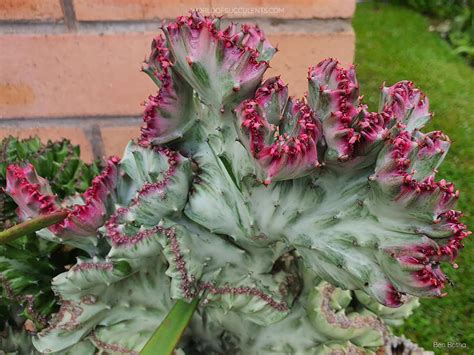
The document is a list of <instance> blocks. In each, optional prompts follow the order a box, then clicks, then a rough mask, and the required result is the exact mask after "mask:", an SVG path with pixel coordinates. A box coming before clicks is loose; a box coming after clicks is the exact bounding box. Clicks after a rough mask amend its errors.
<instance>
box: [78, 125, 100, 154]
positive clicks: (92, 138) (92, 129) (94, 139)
mask: <svg viewBox="0 0 474 355" xmlns="http://www.w3.org/2000/svg"><path fill="white" fill-rule="evenodd" d="M82 130H83V131H84V134H85V136H86V138H87V139H88V140H89V143H90V144H91V147H92V154H93V155H94V157H95V158H101V157H103V156H104V142H103V139H102V134H101V132H100V127H99V125H97V124H94V125H91V126H89V127H84V128H83V129H82Z"/></svg>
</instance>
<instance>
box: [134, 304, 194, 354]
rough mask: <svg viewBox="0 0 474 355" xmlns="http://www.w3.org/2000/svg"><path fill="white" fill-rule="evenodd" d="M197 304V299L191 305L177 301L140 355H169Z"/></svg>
mask: <svg viewBox="0 0 474 355" xmlns="http://www.w3.org/2000/svg"><path fill="white" fill-rule="evenodd" d="M198 303H199V297H196V298H194V300H193V301H192V302H191V303H187V302H185V301H182V300H178V301H177V302H176V303H175V304H174V306H173V308H171V311H170V312H169V313H168V315H167V316H166V318H165V319H164V320H163V322H162V323H161V324H160V326H159V327H158V329H157V330H156V331H155V333H154V334H153V336H152V337H151V338H150V340H149V341H148V342H147V343H146V345H145V347H144V348H143V350H142V351H141V352H140V354H141V355H169V354H172V353H173V350H174V349H175V347H176V345H177V344H178V342H179V340H180V339H181V337H182V335H183V333H184V330H185V329H186V327H187V326H188V324H189V322H190V321H191V318H192V316H193V314H194V311H195V310H196V308H197V305H198Z"/></svg>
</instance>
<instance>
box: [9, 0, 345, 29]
mask: <svg viewBox="0 0 474 355" xmlns="http://www.w3.org/2000/svg"><path fill="white" fill-rule="evenodd" d="M71 1H72V0H62V1H61V3H64V4H65V6H64V10H63V11H64V21H65V25H66V26H64V25H62V23H25V22H24V21H18V22H16V21H13V22H9V21H6V22H3V21H2V22H0V34H38V33H39V34H67V33H70V32H71V31H74V32H75V33H79V34H89V33H100V34H109V33H125V32H145V31H157V32H158V31H159V28H160V26H161V25H162V23H163V22H169V21H174V19H164V20H163V19H156V20H140V21H87V22H84V21H77V19H76V18H75V14H74V9H69V10H68V6H67V4H68V3H69V4H70V2H71ZM231 22H235V23H258V24H259V26H260V27H261V28H263V29H264V30H265V32H266V33H268V34H270V33H278V32H291V33H314V32H331V33H333V32H344V31H352V25H351V19H345V18H344V19H341V18H331V19H276V18H242V19H232V20H230V19H223V20H222V26H227V25H228V24H230V23H231ZM71 26H73V27H71Z"/></svg>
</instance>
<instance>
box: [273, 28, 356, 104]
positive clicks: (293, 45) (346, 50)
mask: <svg viewBox="0 0 474 355" xmlns="http://www.w3.org/2000/svg"><path fill="white" fill-rule="evenodd" d="M268 38H269V40H270V42H271V43H272V44H273V45H278V49H279V51H278V52H277V53H276V55H275V56H274V57H273V59H272V61H271V63H270V65H271V67H270V69H269V70H268V71H267V72H266V73H265V77H267V78H268V77H270V76H275V75H281V78H282V80H283V81H284V82H286V83H288V87H289V90H290V94H291V95H296V96H301V95H303V93H304V92H306V91H307V89H308V82H307V77H308V68H309V67H310V66H314V65H316V64H318V63H319V62H320V61H321V60H322V59H325V58H328V57H333V58H337V59H338V60H339V61H341V63H342V64H343V65H344V66H346V67H347V66H348V65H349V64H352V63H353V61H354V48H355V35H354V32H352V31H347V32H337V33H317V32H316V33H312V34H305V33H298V34H296V33H282V34H270V35H268Z"/></svg>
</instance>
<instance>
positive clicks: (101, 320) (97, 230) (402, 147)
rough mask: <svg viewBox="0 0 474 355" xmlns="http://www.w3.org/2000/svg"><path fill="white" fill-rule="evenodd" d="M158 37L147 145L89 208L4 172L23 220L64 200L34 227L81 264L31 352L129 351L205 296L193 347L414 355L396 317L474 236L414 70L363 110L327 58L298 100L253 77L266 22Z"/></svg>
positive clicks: (106, 181)
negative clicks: (52, 218) (375, 106)
mask: <svg viewBox="0 0 474 355" xmlns="http://www.w3.org/2000/svg"><path fill="white" fill-rule="evenodd" d="M163 32H164V36H159V37H157V38H155V40H154V41H153V44H152V52H151V55H150V57H149V59H148V60H147V62H146V63H145V65H144V68H143V70H144V72H146V73H147V74H148V75H149V76H150V77H151V79H152V80H154V81H155V83H156V84H157V85H158V87H159V91H158V93H157V95H155V96H150V97H149V100H148V102H147V103H146V108H145V114H144V125H143V127H142V134H141V137H140V138H139V139H138V140H137V141H136V142H133V141H132V142H130V143H129V144H128V146H127V148H126V150H125V153H124V155H123V158H122V159H119V158H111V159H110V160H109V161H108V166H107V168H106V169H105V170H104V172H103V173H102V174H101V175H100V176H98V177H96V178H95V180H94V181H93V184H92V187H91V188H90V189H89V190H88V191H87V192H86V193H85V194H84V195H83V198H82V199H75V200H74V201H68V202H61V201H58V199H57V198H56V197H55V196H53V195H51V194H50V190H49V186H48V183H47V182H46V181H44V180H42V179H39V178H38V177H37V176H36V175H35V172H34V171H33V170H32V169H31V168H30V167H19V166H18V167H15V166H11V167H10V168H9V170H8V171H9V178H8V184H7V191H8V192H9V194H10V195H11V196H12V198H13V199H14V200H15V202H16V203H17V204H18V205H19V206H20V210H21V215H22V216H23V217H35V216H37V215H43V214H49V213H52V212H54V211H58V210H61V209H67V210H68V211H69V216H68V217H67V218H66V219H65V220H64V221H63V222H61V223H59V224H56V225H54V226H52V227H50V228H49V229H44V230H42V231H41V232H39V235H40V236H41V237H42V238H46V239H48V240H52V241H56V242H58V243H64V244H66V245H72V246H74V247H77V248H82V249H83V250H85V251H86V252H88V253H89V255H90V258H82V259H80V260H78V261H77V264H75V265H74V266H72V267H71V269H70V270H69V271H68V272H66V273H63V274H60V275H58V276H57V277H56V278H55V279H54V281H53V285H52V287H53V289H54V291H55V292H56V293H57V294H58V295H59V297H60V299H61V308H60V311H59V313H58V314H57V315H56V317H55V319H54V320H53V321H52V322H51V323H50V325H49V327H48V328H47V329H45V330H44V331H42V332H41V333H39V334H38V335H37V337H36V338H35V340H34V343H35V345H36V347H37V349H38V350H39V351H42V352H56V351H62V350H66V349H71V348H72V347H75V348H72V349H74V350H75V351H84V352H86V353H87V352H89V353H91V354H92V353H93V352H94V349H96V348H97V349H100V350H103V351H106V352H107V353H134V352H138V351H140V349H142V348H143V346H144V345H145V343H146V342H147V340H148V339H149V338H150V337H151V335H152V333H153V331H154V330H155V329H156V328H157V327H158V326H159V325H160V323H161V322H162V320H163V319H164V318H165V317H166V315H167V313H168V312H169V311H170V309H171V307H172V306H173V304H174V302H175V301H176V300H181V301H185V302H189V303H191V302H192V301H193V300H195V299H196V298H199V299H200V301H199V304H198V307H197V311H196V313H195V314H194V316H193V318H192V320H191V323H190V325H189V327H188V329H187V331H186V332H185V334H184V336H183V338H182V340H181V343H180V345H179V346H180V348H181V349H182V350H183V351H185V352H187V351H188V350H189V351H190V352H191V353H192V352H200V353H203V354H210V353H226V354H229V353H242V354H256V353H266V352H284V353H305V354H307V353H317V354H319V353H331V352H337V351H340V352H343V353H359V352H362V351H366V352H370V351H377V350H381V349H385V350H386V351H387V352H388V353H390V351H391V347H392V346H397V344H399V343H400V342H404V343H405V347H406V350H407V351H408V349H410V346H412V344H411V345H410V343H409V342H408V341H404V340H401V339H399V338H395V337H393V336H392V335H391V333H390V330H389V328H388V327H387V325H390V324H397V323H399V322H400V320H401V319H402V318H403V317H404V316H407V315H409V314H410V312H411V309H412V308H413V307H414V306H416V304H417V299H416V297H426V296H442V295H444V292H445V291H443V289H444V286H445V284H446V282H447V279H446V277H445V276H444V274H443V272H442V270H441V263H442V262H446V263H452V264H453V265H454V260H455V258H456V256H457V254H458V250H459V249H460V248H461V247H462V240H463V239H464V238H465V237H466V236H468V234H469V232H468V231H467V230H466V226H465V225H463V224H462V223H461V222H460V220H459V218H460V217H461V213H460V212H458V211H455V210H453V209H452V208H453V206H454V204H455V202H456V200H457V198H458V196H459V193H458V192H457V191H456V190H455V189H454V186H453V184H451V183H448V182H446V181H444V180H440V181H437V180H436V179H435V174H436V169H437V167H438V166H439V164H440V163H441V161H442V160H443V158H444V157H445V155H446V152H447V150H448V147H449V144H450V143H449V139H448V138H447V137H446V136H445V135H443V134H442V133H441V132H431V133H422V132H421V131H420V129H421V128H422V127H423V125H424V124H425V123H426V122H427V121H428V120H429V119H430V117H431V114H430V113H429V111H428V100H427V98H426V97H425V96H424V95H423V93H422V92H421V91H420V90H418V89H416V88H415V87H414V86H413V84H412V83H411V82H408V81H403V82H399V83H397V84H395V85H393V86H391V87H384V88H382V96H381V103H380V108H379V110H378V112H370V111H368V108H367V106H366V105H364V104H363V103H362V102H361V99H360V96H359V85H358V83H357V80H356V75H355V70H354V68H353V67H351V68H349V69H347V70H346V69H343V68H342V67H341V66H340V65H339V63H338V62H337V61H336V60H334V59H327V60H324V61H322V62H321V63H319V64H318V65H316V66H315V67H312V68H310V69H309V73H308V82H309V90H308V93H307V95H305V96H304V97H303V98H301V99H296V98H293V97H290V96H289V95H288V88H287V86H286V85H285V84H284V83H283V82H282V80H281V79H280V78H278V77H277V78H270V79H267V80H266V81H263V82H262V78H263V75H264V73H265V71H266V69H267V68H268V66H269V64H268V63H269V60H270V59H271V58H272V56H273V55H274V53H275V49H274V48H273V47H272V46H271V45H270V44H269V43H268V41H267V40H266V39H265V36H264V34H263V32H262V31H261V30H260V29H259V28H258V27H254V26H251V25H244V26H242V27H240V28H238V27H237V26H236V25H234V24H232V25H230V26H229V27H226V28H221V27H220V24H219V19H216V18H212V17H204V16H201V15H200V14H198V13H192V14H191V15H190V16H189V17H180V18H178V20H177V21H176V22H175V23H170V24H168V25H165V26H164V27H163ZM68 203H69V205H68ZM413 349H414V348H413ZM413 351H414V350H413Z"/></svg>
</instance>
